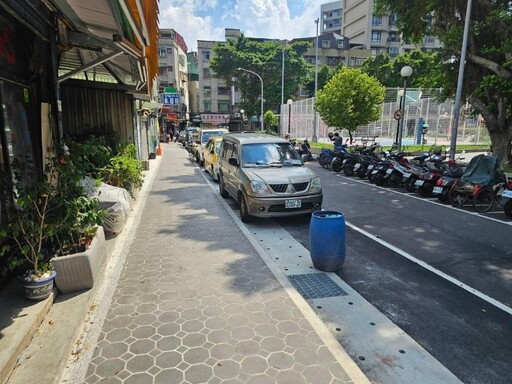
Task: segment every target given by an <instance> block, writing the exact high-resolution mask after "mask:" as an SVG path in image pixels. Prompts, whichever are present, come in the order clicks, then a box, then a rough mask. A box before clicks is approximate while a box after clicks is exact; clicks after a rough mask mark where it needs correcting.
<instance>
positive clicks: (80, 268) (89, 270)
mask: <svg viewBox="0 0 512 384" xmlns="http://www.w3.org/2000/svg"><path fill="white" fill-rule="evenodd" d="M105 248H106V241H105V232H104V231H103V227H97V230H96V234H95V236H94V238H93V239H92V242H91V244H90V246H89V248H87V249H86V250H85V251H84V252H78V253H73V254H70V255H66V256H56V257H54V258H53V259H52V265H53V269H54V270H55V271H57V277H56V278H55V284H57V288H58V289H59V291H61V292H62V293H71V292H77V291H81V290H84V289H90V288H92V287H93V286H94V282H95V280H96V279H97V275H98V272H99V271H100V269H101V267H102V265H103V262H104V261H105V256H106V249H105Z"/></svg>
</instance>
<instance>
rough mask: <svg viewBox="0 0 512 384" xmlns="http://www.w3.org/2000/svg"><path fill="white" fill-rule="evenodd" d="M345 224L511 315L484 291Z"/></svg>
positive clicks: (508, 308) (368, 233)
mask: <svg viewBox="0 0 512 384" xmlns="http://www.w3.org/2000/svg"><path fill="white" fill-rule="evenodd" d="M345 224H346V225H347V226H348V227H350V228H352V229H353V230H354V231H357V232H359V233H361V234H363V235H365V236H366V237H368V238H370V239H372V240H373V241H376V242H377V243H379V244H381V245H383V246H385V247H386V248H388V249H390V250H392V251H393V252H396V253H398V254H399V255H400V256H402V257H405V258H406V259H408V260H410V261H412V262H414V263H416V264H418V265H419V266H421V267H423V268H425V269H426V270H428V271H430V272H432V273H435V274H436V275H437V276H439V277H441V278H443V279H445V280H447V281H449V282H450V283H452V284H455V285H456V286H458V287H460V288H462V289H464V290H465V291H467V292H469V293H472V294H473V295H475V296H477V297H479V298H480V299H482V300H485V301H487V302H488V303H489V304H491V305H494V306H495V307H496V308H499V309H501V310H503V311H505V312H507V313H508V314H509V315H512V308H511V307H509V306H507V305H506V304H503V303H502V302H500V301H498V300H496V299H493V298H492V297H490V296H488V295H486V294H485V293H483V292H480V291H478V290H476V289H475V288H472V287H470V286H469V285H467V284H464V283H463V282H462V281H460V280H457V279H456V278H454V277H452V276H450V275H448V274H446V273H444V272H443V271H440V270H439V269H436V268H434V267H432V266H431V265H429V264H427V263H425V262H424V261H422V260H420V259H417V258H416V257H414V256H412V255H411V254H410V253H408V252H406V251H404V250H403V249H400V248H398V247H395V246H394V245H393V244H390V243H388V242H387V241H385V240H382V239H380V238H378V237H377V236H375V235H372V234H371V233H370V232H367V231H365V230H364V229H362V228H360V227H358V226H356V225H354V224H351V223H349V222H347V221H345Z"/></svg>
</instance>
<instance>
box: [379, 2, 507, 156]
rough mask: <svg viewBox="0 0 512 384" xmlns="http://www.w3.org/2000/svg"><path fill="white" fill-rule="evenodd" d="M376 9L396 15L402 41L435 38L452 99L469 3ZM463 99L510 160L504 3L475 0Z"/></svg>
mask: <svg viewBox="0 0 512 384" xmlns="http://www.w3.org/2000/svg"><path fill="white" fill-rule="evenodd" d="M375 3H376V11H377V12H379V13H394V14H396V15H397V16H398V21H397V27H398V28H399V30H400V31H401V33H402V34H403V36H404V37H405V38H406V39H410V40H412V41H414V42H419V41H421V40H422V38H424V36H429V35H430V36H436V37H438V38H439V39H440V41H441V42H442V43H443V48H442V49H441V50H440V52H439V54H440V55H441V58H442V62H443V63H445V64H444V65H443V69H444V77H443V78H444V81H443V89H444V91H445V95H446V96H452V97H453V95H455V92H456V88H457V78H458V73H459V71H458V68H459V62H460V57H461V47H462V39H463V32H464V23H465V19H466V8H467V1H460V0H444V1H439V0H376V2H375ZM472 4H473V6H472V10H471V17H470V30H469V36H468V46H467V52H466V63H465V70H464V82H463V88H462V98H463V99H464V100H467V101H468V102H469V103H470V104H471V106H472V107H473V108H474V109H475V111H476V112H478V113H480V114H481V115H482V117H483V118H484V120H485V122H486V124H487V128H488V130H489V135H490V137H491V141H492V145H493V151H494V152H495V153H496V154H498V155H499V156H500V158H501V160H505V161H506V160H507V159H508V161H510V160H512V157H511V149H512V148H511V143H512V8H511V5H510V1H508V0H473V3H472Z"/></svg>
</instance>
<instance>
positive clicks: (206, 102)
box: [203, 101, 212, 112]
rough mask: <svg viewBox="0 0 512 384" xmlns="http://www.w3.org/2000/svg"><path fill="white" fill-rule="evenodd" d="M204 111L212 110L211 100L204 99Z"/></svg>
mask: <svg viewBox="0 0 512 384" xmlns="http://www.w3.org/2000/svg"><path fill="white" fill-rule="evenodd" d="M203 107H204V112H211V111H212V102H211V101H205V102H204V104H203Z"/></svg>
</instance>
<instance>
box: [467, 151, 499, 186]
mask: <svg viewBox="0 0 512 384" xmlns="http://www.w3.org/2000/svg"><path fill="white" fill-rule="evenodd" d="M499 164H500V162H499V160H498V157H497V156H485V155H477V156H475V157H473V158H472V159H471V161H470V162H469V164H468V166H467V167H466V170H465V171H464V174H463V175H462V180H465V181H468V182H470V183H471V184H480V185H493V184H495V183H496V182H498V181H499V180H498V179H499V172H498V167H499Z"/></svg>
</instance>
